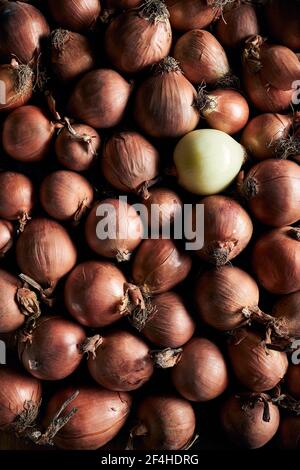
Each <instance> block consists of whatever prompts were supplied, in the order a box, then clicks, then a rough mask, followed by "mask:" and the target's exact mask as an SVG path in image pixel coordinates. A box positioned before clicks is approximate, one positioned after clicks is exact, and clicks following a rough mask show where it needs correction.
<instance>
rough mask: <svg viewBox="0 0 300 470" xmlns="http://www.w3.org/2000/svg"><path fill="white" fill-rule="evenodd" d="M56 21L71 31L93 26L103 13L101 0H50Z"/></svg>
mask: <svg viewBox="0 0 300 470" xmlns="http://www.w3.org/2000/svg"><path fill="white" fill-rule="evenodd" d="M47 3H48V8H49V10H50V13H51V15H52V17H53V19H54V21H55V22H56V23H57V24H58V25H59V26H62V27H64V28H67V29H70V30H71V31H85V30H89V29H91V28H93V27H94V26H95V24H96V21H97V19H98V16H99V15H100V13H101V4H100V0H48V2H47Z"/></svg>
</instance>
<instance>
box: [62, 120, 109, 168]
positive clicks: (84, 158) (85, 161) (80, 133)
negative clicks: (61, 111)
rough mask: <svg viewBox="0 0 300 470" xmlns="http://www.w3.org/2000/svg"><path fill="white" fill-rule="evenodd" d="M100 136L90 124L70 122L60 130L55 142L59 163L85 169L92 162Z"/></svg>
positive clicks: (97, 148) (98, 145)
mask: <svg viewBox="0 0 300 470" xmlns="http://www.w3.org/2000/svg"><path fill="white" fill-rule="evenodd" d="M100 143H101V140H100V136H99V134H98V133H97V132H96V131H95V129H93V128H92V127H90V126H86V125H85V124H72V126H67V127H65V128H64V129H62V130H61V132H60V133H59V135H58V136H57V139H56V142H55V152H56V156H57V159H58V161H59V163H60V164H61V165H63V166H65V167H66V168H68V169H69V170H73V171H85V170H88V169H89V168H90V167H91V165H92V164H93V162H94V160H95V157H96V156H97V153H98V151H99V149H100Z"/></svg>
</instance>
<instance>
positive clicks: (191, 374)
mask: <svg viewBox="0 0 300 470" xmlns="http://www.w3.org/2000/svg"><path fill="white" fill-rule="evenodd" d="M171 377H172V382H173V384H174V386H175V388H176V390H177V391H178V392H179V393H180V395H182V396H183V397H184V398H186V399H187V400H190V401H194V402H205V401H209V400H213V399H214V398H217V397H218V396H219V395H221V394H222V393H223V392H224V391H225V390H226V388H227V386H228V381H229V378H228V372H227V366H226V362H225V359H224V357H223V355H222V353H221V351H220V349H219V348H218V346H217V345H216V344H215V343H213V342H212V341H210V340H208V339H206V338H193V339H192V340H191V341H190V342H189V343H187V344H186V345H185V347H184V348H183V352H182V356H181V359H180V361H179V362H178V364H177V365H175V367H173V369H172V371H171Z"/></svg>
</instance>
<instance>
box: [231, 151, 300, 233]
mask: <svg viewBox="0 0 300 470" xmlns="http://www.w3.org/2000/svg"><path fill="white" fill-rule="evenodd" d="M240 191H241V193H242V195H243V196H244V197H245V199H246V200H247V202H248V206H249V208H250V210H251V212H252V214H253V215H254V216H255V217H256V218H257V219H258V220H259V221H260V222H262V223H264V224H266V225H272V226H273V227H282V226H284V225H291V224H293V223H295V222H297V221H298V220H299V219H300V204H299V201H300V167H299V165H297V163H295V162H291V161H288V160H274V159H268V160H265V161H262V162H260V163H258V164H257V165H255V166H254V167H252V168H251V170H250V171H249V173H248V174H247V175H246V177H245V179H244V181H243V183H242V185H241V187H240Z"/></svg>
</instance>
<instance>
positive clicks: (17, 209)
mask: <svg viewBox="0 0 300 470" xmlns="http://www.w3.org/2000/svg"><path fill="white" fill-rule="evenodd" d="M0 187H1V192H0V217H2V218H3V219H7V220H18V221H19V222H20V228H23V225H24V224H25V223H26V221H27V220H28V218H29V216H30V213H31V211H32V209H33V206H34V201H35V198H34V188H33V184H32V182H31V181H30V179H29V178H27V176H25V175H23V174H22V173H15V172H13V171H4V172H2V173H0Z"/></svg>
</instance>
